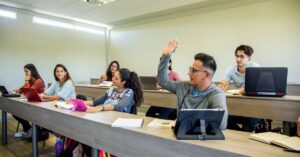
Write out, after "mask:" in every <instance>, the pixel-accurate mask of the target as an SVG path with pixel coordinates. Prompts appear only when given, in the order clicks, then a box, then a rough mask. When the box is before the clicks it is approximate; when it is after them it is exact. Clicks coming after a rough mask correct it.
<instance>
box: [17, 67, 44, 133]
mask: <svg viewBox="0 0 300 157" xmlns="http://www.w3.org/2000/svg"><path fill="white" fill-rule="evenodd" d="M24 72H25V83H24V85H23V87H22V88H33V89H35V90H36V91H37V92H38V93H43V92H44V90H45V84H44V81H43V79H42V78H41V76H40V74H39V73H38V71H37V69H36V68H35V66H34V65H33V64H27V65H25V66H24ZM18 92H19V93H21V90H20V89H18ZM13 117H14V118H15V119H16V120H17V121H18V122H20V123H21V124H22V126H23V130H22V131H18V132H17V133H15V137H23V138H29V137H31V131H30V128H31V125H30V123H29V122H28V121H27V120H24V119H22V118H20V117H17V116H14V115H13Z"/></svg>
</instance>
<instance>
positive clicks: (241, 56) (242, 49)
mask: <svg viewBox="0 0 300 157" xmlns="http://www.w3.org/2000/svg"><path fill="white" fill-rule="evenodd" d="M234 54H235V57H236V64H237V65H238V66H239V67H245V66H246V64H247V63H248V62H249V61H250V60H251V56H252V54H253V49H252V48H251V47H250V46H248V45H240V46H239V47H237V48H236V50H235V52H234Z"/></svg>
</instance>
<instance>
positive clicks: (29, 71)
mask: <svg viewBox="0 0 300 157" xmlns="http://www.w3.org/2000/svg"><path fill="white" fill-rule="evenodd" d="M24 72H25V76H30V78H31V80H30V81H33V80H36V79H42V78H41V76H40V74H39V72H38V71H37V69H36V67H35V66H34V65H33V64H26V65H25V66H24Z"/></svg>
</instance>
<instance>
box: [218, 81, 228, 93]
mask: <svg viewBox="0 0 300 157" xmlns="http://www.w3.org/2000/svg"><path fill="white" fill-rule="evenodd" d="M228 86H229V82H228V81H221V82H220V83H219V84H218V87H219V88H220V89H222V90H223V91H225V90H226V89H227V88H228Z"/></svg>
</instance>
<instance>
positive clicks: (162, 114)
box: [146, 59, 181, 120]
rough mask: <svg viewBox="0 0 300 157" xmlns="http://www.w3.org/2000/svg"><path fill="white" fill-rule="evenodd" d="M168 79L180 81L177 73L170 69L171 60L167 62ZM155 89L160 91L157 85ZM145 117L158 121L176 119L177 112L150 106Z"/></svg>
mask: <svg viewBox="0 0 300 157" xmlns="http://www.w3.org/2000/svg"><path fill="white" fill-rule="evenodd" d="M168 78H169V80H172V81H180V80H181V79H180V76H179V74H178V73H177V72H175V71H173V69H172V60H171V59H170V61H169V70H168ZM156 87H157V89H161V87H160V86H159V85H158V84H157V85H156ZM146 116H148V117H156V118H160V119H172V120H174V119H176V117H177V111H176V109H173V108H166V107H156V106H151V107H150V108H149V110H148V111H147V112H146Z"/></svg>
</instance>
